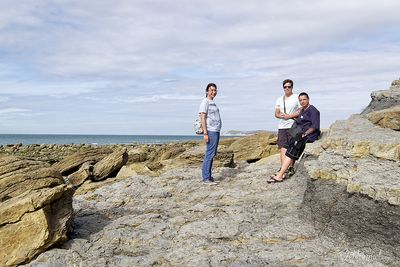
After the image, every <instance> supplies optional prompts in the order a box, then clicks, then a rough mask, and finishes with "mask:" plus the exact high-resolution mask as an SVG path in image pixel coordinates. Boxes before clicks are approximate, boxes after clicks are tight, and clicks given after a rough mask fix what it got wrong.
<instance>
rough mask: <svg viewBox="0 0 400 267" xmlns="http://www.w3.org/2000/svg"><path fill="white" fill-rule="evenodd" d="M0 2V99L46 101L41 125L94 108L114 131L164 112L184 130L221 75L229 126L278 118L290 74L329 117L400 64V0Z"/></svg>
mask: <svg viewBox="0 0 400 267" xmlns="http://www.w3.org/2000/svg"><path fill="white" fill-rule="evenodd" d="M0 8H2V10H8V12H6V13H4V12H3V14H1V15H0V60H1V61H0V62H1V63H0V78H1V80H0V81H1V82H0V102H2V103H12V105H13V107H15V108H19V109H29V110H31V112H32V113H34V114H42V113H43V116H36V117H35V121H33V123H36V124H39V125H43V129H47V131H49V132H50V131H53V130H52V129H55V128H54V127H55V126H54V122H52V123H50V122H49V119H47V120H40V119H42V117H43V118H46V117H47V118H48V117H51V118H63V119H64V121H65V120H67V121H69V119H71V122H70V125H69V129H72V128H74V127H75V128H76V129H75V130H74V131H76V132H79V129H80V128H79V127H84V126H83V125H84V124H85V123H88V122H87V121H83V120H84V119H83V118H85V117H87V116H88V114H90V120H91V123H92V125H102V124H103V123H104V122H103V121H102V120H103V119H104V118H107V119H108V120H109V121H119V126H117V125H114V126H113V127H112V128H113V130H115V131H116V133H120V132H118V130H119V129H120V130H121V131H127V128H128V127H126V126H124V125H123V124H124V123H127V124H129V125H141V124H143V125H148V124H149V121H150V120H153V121H158V119H160V116H164V114H168V117H167V118H161V120H163V121H165V123H166V124H167V125H171V129H168V132H165V134H168V133H178V134H181V133H187V134H190V133H192V129H191V128H192V126H191V121H192V117H193V114H194V112H195V110H196V109H197V108H198V107H197V105H198V104H199V103H197V102H198V101H200V99H201V98H202V97H204V88H205V85H206V84H207V83H208V82H215V83H217V85H218V87H219V94H218V96H217V98H216V101H217V103H218V104H219V106H220V109H221V111H222V112H224V111H225V113H222V114H221V115H222V117H223V120H224V127H226V128H225V129H242V130H253V129H260V128H261V129H275V128H276V121H275V119H274V118H273V116H271V112H272V111H273V106H274V102H275V100H276V98H277V97H278V96H279V95H280V94H281V93H282V91H281V85H280V83H281V81H282V80H283V79H284V78H287V77H290V78H293V79H294V80H295V90H296V91H297V92H300V91H303V90H305V91H307V92H310V95H311V98H312V100H313V101H315V104H316V105H319V106H320V108H321V111H322V112H323V114H325V115H326V116H327V117H324V118H323V123H326V124H327V125H328V124H329V123H331V122H333V121H334V120H335V119H336V118H342V117H344V116H348V115H349V114H350V113H351V112H359V110H360V108H361V107H363V106H365V105H366V104H368V101H369V93H370V91H371V90H375V89H385V88H387V85H388V84H389V83H390V81H391V80H393V79H395V78H398V77H399V76H400V75H399V71H398V70H399V68H400V45H399V43H400V42H399V41H400V36H399V34H398V32H399V31H400V26H398V25H400V16H398V11H397V10H399V9H400V3H399V2H398V1H397V0H386V1H384V2H377V1H373V0H366V1H361V0H359V1H344V0H338V1H328V0H322V1H311V0H305V1H302V2H299V1H277V0H275V1H262V0H258V1H257V0H250V1H246V2H238V1H236V2H232V1H227V0H222V1H217V2H216V1H211V0H203V1H200V0H195V1H190V2H188V1H184V0H176V1H173V2H162V1H144V0H138V1H134V3H133V2H132V1H128V0H118V1H114V2H110V1H94V0H88V1H78V0H70V1H48V0H38V1H35V3H34V4H33V3H32V2H31V1H27V0H25V1H24V0H22V1H18V2H17V3H16V2H15V1H9V0H6V1H2V2H1V3H0ZM348 92H351V94H349V93H348ZM343 97H346V100H343ZM88 100H89V101H88ZM350 100H351V101H350ZM177 102H179V105H177V104H176V103H177ZM338 102H339V103H340V105H338ZM94 111H95V113H94ZM91 112H93V114H92V113H91ZM124 114H126V115H124ZM136 114H140V116H135V115H136ZM117 115H118V116H119V117H113V116H117ZM39 117H40V118H39ZM178 118H179V119H178ZM86 120H87V119H86ZM185 121H188V122H189V123H187V124H185ZM144 122H146V124H145V123H144ZM20 123H23V124H24V125H26V127H33V126H31V125H32V124H29V123H27V121H21V122H20ZM7 127H12V126H11V125H10V124H9V125H8V126H7ZM100 128H101V129H102V131H107V126H104V127H100V126H99V129H100ZM137 128H138V129H140V130H141V131H143V132H142V133H149V134H151V133H153V131H156V129H157V126H156V123H154V124H152V126H151V127H150V126H149V128H148V130H146V129H144V128H140V127H137ZM15 129H21V128H20V127H15ZM35 129H36V128H35ZM60 129H63V127H62V125H58V126H57V130H60ZM81 129H83V128H81ZM90 129H92V130H93V131H96V129H95V128H94V126H93V128H90ZM165 129H166V128H165V127H164V126H160V131H165ZM87 130H88V128H85V131H87ZM26 131H29V130H28V129H27V130H26ZM124 133H130V132H124Z"/></svg>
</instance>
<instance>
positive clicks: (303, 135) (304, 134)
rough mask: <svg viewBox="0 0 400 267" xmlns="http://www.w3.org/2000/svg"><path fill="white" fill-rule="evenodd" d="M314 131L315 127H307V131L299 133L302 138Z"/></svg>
mask: <svg viewBox="0 0 400 267" xmlns="http://www.w3.org/2000/svg"><path fill="white" fill-rule="evenodd" d="M315 131H316V129H315V128H308V129H307V131H305V132H304V133H303V134H302V135H301V137H302V138H304V137H307V135H310V134H312V133H313V132H315Z"/></svg>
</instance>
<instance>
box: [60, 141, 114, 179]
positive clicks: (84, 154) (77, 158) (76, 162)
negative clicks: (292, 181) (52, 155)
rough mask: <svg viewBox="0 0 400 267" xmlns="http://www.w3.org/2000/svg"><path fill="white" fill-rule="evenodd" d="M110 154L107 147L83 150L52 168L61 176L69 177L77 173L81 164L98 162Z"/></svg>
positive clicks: (110, 151)
mask: <svg viewBox="0 0 400 267" xmlns="http://www.w3.org/2000/svg"><path fill="white" fill-rule="evenodd" d="M112 152H113V151H112V150H111V149H110V148H107V147H98V148H89V149H83V150H80V151H78V152H76V153H74V154H72V155H70V156H67V157H66V158H64V159H63V160H61V161H60V162H57V163H55V164H54V165H53V167H54V168H55V169H56V170H58V171H59V172H61V174H62V175H69V174H71V173H73V172H75V171H77V170H78V169H79V167H80V166H81V165H82V164H83V163H85V162H89V161H94V162H98V161H100V160H101V159H103V158H104V157H106V156H107V155H109V154H111V153H112Z"/></svg>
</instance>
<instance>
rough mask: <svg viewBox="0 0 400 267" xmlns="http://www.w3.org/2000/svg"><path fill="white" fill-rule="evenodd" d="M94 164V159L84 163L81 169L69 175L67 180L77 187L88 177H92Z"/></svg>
mask: <svg viewBox="0 0 400 267" xmlns="http://www.w3.org/2000/svg"><path fill="white" fill-rule="evenodd" d="M93 165H94V162H93V161H89V162H85V163H83V164H82V165H81V167H80V168H79V170H77V171H76V172H74V173H72V174H71V175H69V176H68V177H67V180H68V181H69V183H70V184H72V185H73V186H75V187H77V186H80V185H81V184H83V182H84V181H86V180H87V179H91V177H92V173H93Z"/></svg>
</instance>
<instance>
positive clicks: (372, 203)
mask: <svg viewBox="0 0 400 267" xmlns="http://www.w3.org/2000/svg"><path fill="white" fill-rule="evenodd" d="M399 92H400V86H399V84H398V83H396V82H394V83H392V86H391V88H390V89H389V90H388V91H379V92H378V93H373V94H372V102H371V104H370V105H369V107H368V108H367V109H366V111H365V112H363V114H362V115H353V116H351V117H350V118H349V119H348V120H346V121H337V122H335V123H334V124H332V126H331V127H330V129H329V132H328V133H327V135H325V137H324V138H323V139H322V140H320V141H318V142H316V143H314V144H310V145H308V147H307V148H306V151H308V156H307V157H306V160H305V162H304V169H303V170H302V175H303V176H304V177H310V178H311V179H310V180H309V183H308V187H307V190H306V193H305V196H304V205H303V208H304V211H305V212H304V216H305V217H306V218H308V219H309V220H311V221H312V222H313V224H314V225H315V226H316V228H317V229H319V230H321V231H323V232H324V233H326V234H328V235H329V236H331V237H335V238H337V237H338V236H342V238H344V239H346V240H348V241H351V243H352V244H353V245H355V246H357V247H362V246H365V245H366V244H368V246H370V247H375V249H377V251H384V252H385V253H387V254H388V255H390V256H391V257H394V258H396V259H397V261H396V264H395V265H398V264H399V263H400V262H399V259H400V253H399V247H400V223H399V220H398V219H399V217H400V176H399V173H400V132H399V131H395V130H393V128H395V127H384V128H382V127H381V126H382V125H379V123H377V124H378V125H375V124H373V123H372V122H371V121H370V120H369V119H371V117H372V116H376V115H377V114H385V113H387V111H388V110H393V108H392V107H390V106H389V104H390V105H393V104H396V105H397V103H398V100H399V99H398V98H397V97H400V94H399ZM374 110H379V111H374ZM369 112H371V113H369ZM378 121H379V120H378ZM380 253H381V252H380Z"/></svg>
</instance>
